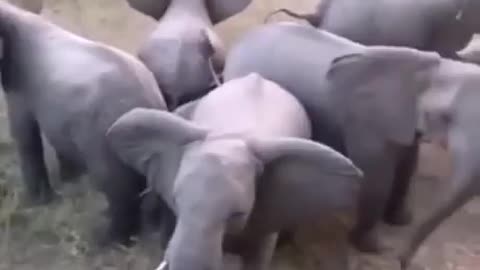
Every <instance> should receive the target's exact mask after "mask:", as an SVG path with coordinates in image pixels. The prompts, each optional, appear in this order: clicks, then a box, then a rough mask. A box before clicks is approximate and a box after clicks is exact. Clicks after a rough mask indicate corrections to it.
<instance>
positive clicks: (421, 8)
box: [0, 0, 480, 270]
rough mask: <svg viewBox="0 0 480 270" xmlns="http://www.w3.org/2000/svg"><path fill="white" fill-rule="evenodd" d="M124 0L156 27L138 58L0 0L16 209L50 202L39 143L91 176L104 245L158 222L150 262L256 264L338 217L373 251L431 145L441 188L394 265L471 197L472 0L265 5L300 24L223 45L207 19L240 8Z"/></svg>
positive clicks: (474, 133)
mask: <svg viewBox="0 0 480 270" xmlns="http://www.w3.org/2000/svg"><path fill="white" fill-rule="evenodd" d="M258 1H261V0H258ZM127 2H128V3H129V5H130V6H131V7H132V8H134V9H136V10H138V11H140V12H142V13H144V14H145V15H148V16H151V17H152V18H154V19H156V20H157V21H158V22H157V26H156V28H155V29H154V31H153V32H152V33H151V35H150V36H149V37H148V38H147V39H146V40H145V41H144V42H143V43H142V45H141V46H140V48H139V50H138V53H137V55H136V56H134V55H130V54H128V53H126V52H123V51H121V50H119V49H116V48H114V47H112V46H109V45H106V44H103V43H100V42H96V41H91V40H88V39H86V38H83V37H80V36H78V35H75V34H73V33H70V32H68V31H66V30H64V29H62V28H60V27H58V26H56V25H55V24H53V23H51V22H49V21H48V20H47V19H45V18H43V17H41V16H39V15H38V13H39V12H40V9H41V8H36V9H30V10H23V9H20V8H18V7H16V6H14V5H12V4H8V3H6V2H4V1H2V2H0V35H1V38H2V58H1V64H0V65H1V77H2V85H3V88H4V92H5V98H6V102H7V108H8V117H9V123H10V130H11V135H12V137H13V139H14V142H15V145H16V149H17V152H18V157H19V161H20V162H19V164H20V170H21V173H22V179H23V181H24V184H25V191H26V192H25V203H26V204H27V205H33V206H35V205H43V204H47V203H49V202H51V201H53V200H55V199H56V198H57V197H58V195H57V193H56V192H55V191H54V190H53V188H52V186H51V184H50V181H49V176H48V170H47V166H46V163H45V160H44V149H43V145H42V136H44V137H45V138H46V139H47V140H48V142H49V143H50V144H51V145H52V146H53V148H54V151H55V154H56V157H57V159H58V162H59V164H60V171H61V178H62V180H63V181H69V180H73V179H76V178H78V177H79V176H80V175H83V174H88V176H89V179H91V180H92V183H93V185H94V186H95V187H96V188H97V189H98V190H99V191H101V192H102V193H103V194H104V195H105V197H106V199H107V201H108V210H109V211H108V214H109V217H110V223H109V227H108V229H107V231H106V233H105V234H104V235H102V237H100V238H99V239H98V240H99V243H100V244H102V245H109V244H112V243H121V244H130V243H131V237H132V236H135V235H136V234H139V233H141V232H143V231H145V230H147V231H148V230H149V229H152V230H157V229H161V230H162V231H163V234H164V240H165V243H163V245H164V248H165V255H164V259H163V262H162V264H161V265H160V266H159V267H158V269H170V270H220V269H224V268H223V258H224V252H231V253H234V254H236V255H238V256H239V257H240V258H241V259H242V267H243V268H242V269H248V270H266V269H269V265H270V261H271V258H272V256H273V254H274V251H275V247H276V245H277V240H278V238H279V235H283V233H288V232H289V231H291V230H294V229H295V228H298V226H300V225H302V224H306V223H309V222H312V221H317V220H322V218H326V217H327V216H329V215H331V214H333V213H339V212H345V211H348V212H350V213H354V214H355V216H356V219H355V221H356V222H355V226H354V227H353V228H352V231H351V232H350V240H351V243H352V245H353V246H354V247H356V248H357V249H358V250H360V251H363V252H370V253H380V252H382V251H383V249H382V244H381V241H380V240H381V239H379V234H378V232H377V227H378V225H379V224H380V222H382V221H383V222H386V223H389V224H392V225H407V224H409V223H410V222H411V221H412V214H411V212H410V210H409V209H408V207H407V205H408V200H407V198H408V194H409V189H410V182H411V181H410V180H411V178H412V174H413V172H414V171H415V169H416V163H417V158H418V149H419V144H420V143H421V142H422V141H430V142H435V143H438V144H439V145H441V146H442V147H445V148H446V149H448V150H449V151H450V152H451V155H452V157H453V158H452V163H453V173H452V175H451V180H450V181H451V183H452V185H451V187H450V188H449V189H448V191H447V193H446V194H444V195H443V196H442V199H441V201H440V202H439V203H438V204H437V205H435V207H434V209H432V210H431V212H430V213H429V214H428V215H426V216H425V217H424V218H423V219H422V220H421V221H420V222H419V226H418V227H415V228H414V230H413V233H412V234H411V236H410V237H409V238H407V239H404V244H403V245H402V248H401V249H400V250H399V251H398V254H397V255H398V259H399V261H400V264H401V266H402V269H406V268H407V267H408V266H409V264H410V261H411V259H412V257H413V256H414V255H415V253H416V251H417V250H418V248H419V246H420V245H421V244H422V242H423V241H424V240H425V239H426V238H427V237H428V236H429V234H430V233H431V232H433V231H434V230H435V229H436V228H437V227H438V226H439V225H440V224H441V223H442V222H443V221H444V220H445V219H446V218H447V217H449V216H450V215H451V214H452V213H453V212H454V211H456V210H457V209H459V208H460V207H461V206H463V205H464V204H465V203H466V202H468V201H469V200H471V199H472V198H474V197H475V196H476V195H478V194H479V193H480V181H479V180H478V179H477V177H479V176H480V175H477V174H480V171H478V172H477V170H479V168H480V143H479V144H478V145H477V142H479V138H480V128H479V127H478V125H476V124H477V123H476V122H477V121H478V119H480V112H479V111H478V110H477V107H478V105H477V104H478V102H479V101H480V89H478V87H480V66H477V65H476V64H475V63H472V61H471V59H467V58H466V57H464V56H462V55H461V54H459V53H457V52H458V51H460V50H461V49H463V48H464V47H465V46H466V44H467V43H468V42H469V41H470V40H471V38H472V36H473V35H474V34H475V33H477V32H478V33H480V17H478V16H477V15H476V14H478V13H479V12H480V2H479V1H475V0H402V1H401V0H371V1H363V2H365V3H363V2H362V1H358V0H323V1H322V2H320V3H319V4H318V5H317V8H316V11H315V12H313V13H311V14H297V13H296V12H294V11H290V10H286V9H282V10H279V11H274V12H272V15H273V14H275V13H278V12H286V13H288V14H290V15H292V16H294V17H296V18H300V19H305V20H307V21H308V22H309V24H310V25H303V24H299V23H294V22H276V23H265V24H263V25H259V26H257V27H254V28H253V29H251V30H250V31H248V32H247V33H245V34H244V35H242V36H241V37H240V38H239V39H237V40H236V42H235V43H234V44H233V46H232V47H231V48H230V49H229V50H228V51H227V50H226V49H225V46H224V45H223V43H222V40H221V38H220V37H219V36H218V35H217V34H216V33H215V31H214V29H213V28H214V26H215V25H216V24H217V23H219V22H222V21H224V20H225V19H227V18H229V17H231V16H233V15H236V14H238V13H241V12H242V11H243V10H244V9H245V8H246V7H247V6H249V5H250V4H251V0H127ZM36 13H37V14H36ZM269 17H270V16H269ZM475 91H476V92H475ZM477 148H479V151H478V153H477V151H476V150H477Z"/></svg>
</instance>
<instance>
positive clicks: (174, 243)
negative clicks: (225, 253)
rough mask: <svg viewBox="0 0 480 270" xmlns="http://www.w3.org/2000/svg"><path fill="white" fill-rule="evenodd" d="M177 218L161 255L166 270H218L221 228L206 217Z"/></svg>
mask: <svg viewBox="0 0 480 270" xmlns="http://www.w3.org/2000/svg"><path fill="white" fill-rule="evenodd" d="M195 216H196V217H193V216H189V217H182V216H181V215H180V216H179V219H178V223H177V226H176V227H175V231H174V233H173V236H172V239H171V241H170V243H169V245H168V248H167V250H166V252H165V262H166V263H167V264H168V269H169V270H186V269H205V270H220V269H222V242H223V231H224V230H223V229H222V226H221V225H217V226H215V225H212V224H210V223H211V222H210V221H209V220H208V218H206V217H201V216H200V217H198V216H197V215H195Z"/></svg>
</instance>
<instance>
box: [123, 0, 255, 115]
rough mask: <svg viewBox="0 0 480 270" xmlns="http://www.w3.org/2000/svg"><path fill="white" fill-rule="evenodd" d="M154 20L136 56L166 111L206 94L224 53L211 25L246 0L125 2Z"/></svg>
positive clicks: (213, 83) (246, 3) (221, 68)
mask: <svg viewBox="0 0 480 270" xmlns="http://www.w3.org/2000/svg"><path fill="white" fill-rule="evenodd" d="M128 2H129V4H130V6H132V7H133V8H136V9H137V10H139V11H141V12H143V13H144V14H146V15H150V16H152V17H153V18H155V19H157V20H159V21H158V25H157V27H156V29H155V30H154V31H153V33H152V34H151V35H150V36H149V37H148V39H147V40H146V41H145V42H144V43H143V44H142V46H141V47H140V49H139V52H138V56H139V58H140V59H141V60H142V61H143V62H144V63H145V65H146V66H147V67H148V68H149V69H150V70H151V71H152V72H153V74H154V75H155V78H156V80H157V82H158V84H159V86H160V88H161V89H162V91H163V93H164V95H165V99H166V102H167V105H168V108H169V109H170V110H173V109H175V108H176V107H177V106H179V105H181V104H184V103H186V102H188V101H191V100H194V99H197V98H199V97H201V96H203V95H205V94H206V93H207V92H208V91H210V90H211V89H213V88H214V87H215V86H216V83H218V81H216V79H215V76H218V75H217V74H219V73H221V72H222V70H223V64H224V61H225V48H224V44H223V42H222V41H221V40H220V38H219V37H218V35H217V34H216V33H215V32H214V30H213V26H214V24H215V23H218V22H220V21H222V20H225V19H226V18H228V17H230V16H233V15H235V14H236V13H239V12H241V11H242V10H243V9H244V8H246V7H247V6H248V4H250V2H251V0H222V1H218V0H217V1H213V0H212V1H205V0H172V1H166V0H150V1H145V0H143V1H138V0H137V1H135V0H129V1H128Z"/></svg>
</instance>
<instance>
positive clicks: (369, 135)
mask: <svg viewBox="0 0 480 270" xmlns="http://www.w3.org/2000/svg"><path fill="white" fill-rule="evenodd" d="M439 62H440V56H439V55H438V54H437V53H433V52H423V51H419V50H416V49H412V48H406V47H388V46H364V45H361V44H359V43H355V42H353V41H350V40H348V39H346V38H343V37H340V36H337V35H335V34H332V33H329V32H327V31H324V30H319V29H316V28H312V27H309V26H302V25H300V24H296V23H286V22H284V23H276V24H267V25H263V26H261V27H258V28H256V29H254V30H251V31H250V32H248V33H247V34H245V35H244V36H243V37H241V38H240V39H239V40H238V42H237V43H236V44H234V45H233V47H232V49H231V50H230V52H229V54H228V55H227V59H226V65H225V71H224V76H225V81H228V80H231V79H234V78H238V77H242V76H245V74H248V73H250V72H257V73H259V74H260V75H261V76H264V77H265V78H266V79H268V80H272V81H274V82H276V83H278V84H279V85H280V86H282V87H284V88H285V89H287V90H288V91H289V92H291V93H292V94H293V95H294V96H295V97H296V98H298V99H299V100H300V102H301V103H302V105H303V106H304V107H305V109H306V111H307V114H308V115H309V117H310V119H311V121H312V130H313V135H312V138H313V140H315V141H317V142H322V143H325V144H326V145H329V146H331V147H332V148H334V149H336V150H337V151H339V152H341V153H342V154H345V155H347V156H348V157H349V158H351V159H352V160H353V162H354V163H355V164H356V165H357V166H359V167H360V169H362V171H363V172H364V174H365V181H364V185H363V186H362V195H361V198H360V201H359V209H358V211H359V213H358V224H357V226H356V228H355V229H354V230H353V232H352V241H353V243H354V244H355V246H356V247H357V248H358V249H359V250H362V251H366V252H378V251H380V250H381V247H380V246H379V245H378V241H377V237H376V232H375V227H376V225H377V224H378V222H379V221H380V220H381V219H382V217H383V219H384V220H385V221H386V222H388V223H390V224H393V225H400V224H405V223H407V222H409V221H410V219H411V214H410V213H409V211H408V207H407V199H406V197H407V193H408V188H409V184H410V177H411V175H412V173H413V171H414V169H415V164H416V160H415V158H416V156H415V155H412V152H413V153H415V151H412V148H416V147H417V144H416V143H415V142H416V141H417V136H416V119H417V114H416V112H417V110H416V106H415V104H416V100H417V97H418V94H419V93H420V91H421V90H424V89H425V87H426V85H427V84H428V83H429V81H428V80H427V78H426V76H427V75H429V74H428V72H420V71H430V69H434V68H435V67H437V66H438V63H439Z"/></svg>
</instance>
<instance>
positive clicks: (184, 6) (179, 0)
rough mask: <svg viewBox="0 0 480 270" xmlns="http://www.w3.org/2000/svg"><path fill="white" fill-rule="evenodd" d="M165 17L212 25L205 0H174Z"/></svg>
mask: <svg viewBox="0 0 480 270" xmlns="http://www.w3.org/2000/svg"><path fill="white" fill-rule="evenodd" d="M165 18H173V19H175V20H187V21H188V22H191V23H200V24H206V25H209V26H211V25H212V23H211V20H210V16H209V15H208V10H207V7H206V5H205V1H204V0H173V1H172V3H171V4H170V6H169V7H168V9H167V11H166V14H165Z"/></svg>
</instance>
